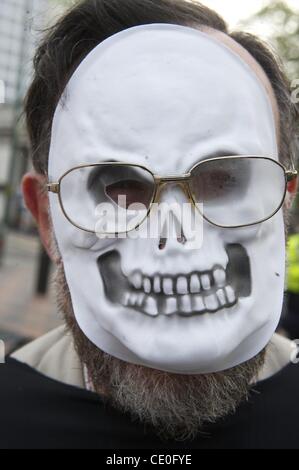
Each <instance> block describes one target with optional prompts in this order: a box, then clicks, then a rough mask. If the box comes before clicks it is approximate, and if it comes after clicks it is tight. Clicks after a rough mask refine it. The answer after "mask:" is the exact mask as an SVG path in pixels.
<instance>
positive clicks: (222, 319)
mask: <svg viewBox="0 0 299 470" xmlns="http://www.w3.org/2000/svg"><path fill="white" fill-rule="evenodd" d="M218 155H219V156H221V155H258V156H268V157H271V158H273V159H276V160H278V149H277V140H276V130H275V120H274V115H273V110H272V107H271V103H270V99H269V97H268V96H267V92H266V90H265V88H264V86H263V85H262V83H261V81H260V80H259V78H258V77H257V76H256V75H255V73H254V72H253V71H252V70H251V68H250V67H249V66H248V65H247V64H246V63H245V62H244V61H243V60H242V59H241V58H240V57H239V56H238V55H237V54H235V53H234V52H232V51H231V50H230V49H229V48H228V47H226V46H225V45H223V44H222V43H220V42H219V41H218V40H216V39H213V38H212V37H210V36H209V35H207V34H205V33H202V32H199V31H197V30H195V29H192V28H187V27H182V26H175V25H146V26H140V27H136V28H132V29H129V30H126V31H124V32H121V33H119V34H117V35H115V36H113V37H111V38H109V39H108V40H106V41H105V42H103V43H102V44H100V45H99V46H98V47H96V48H95V49H94V50H93V51H92V52H91V53H90V54H89V55H88V56H87V58H86V59H85V60H84V61H83V62H82V63H81V64H80V66H79V67H78V69H77V70H76V72H75V73H74V75H73V77H72V78H71V80H70V81H69V83H68V85H67V88H66V92H65V94H64V96H63V97H62V98H61V101H60V103H59V105H58V107H57V110H56V113H55V117H54V122H53V129H52V139H51V149H50V157H49V177H50V180H51V181H58V180H59V178H60V177H61V176H62V175H63V174H64V173H65V172H67V171H68V170H70V169H71V168H73V167H76V166H78V165H81V164H94V163H100V162H103V161H112V160H114V161H115V160H116V161H119V162H126V163H127V162H128V163H131V164H140V165H143V166H145V167H148V168H149V169H150V170H151V171H152V172H153V173H154V174H157V175H178V176H179V175H182V174H185V173H186V172H188V171H189V170H190V169H191V168H192V167H193V166H194V165H195V164H196V163H198V162H200V161H202V160H205V159H207V158H211V157H215V156H218ZM245 180H246V179H245ZM245 180H244V181H245ZM244 184H246V182H245V183H244ZM73 196H74V202H73V204H74V208H75V210H76V211H77V212H78V213H80V212H81V213H84V204H82V198H80V194H79V191H77V192H76V188H74V190H73ZM180 198H182V199H180ZM183 198H184V195H183V194H181V193H180V196H178V194H177V193H175V192H173V191H172V190H171V188H169V190H168V191H166V190H165V192H164V193H163V200H164V201H166V200H168V199H169V200H170V199H175V200H176V201H179V202H182V201H183ZM50 203H51V213H52V217H53V223H54V229H55V234H56V238H57V241H58V245H59V248H60V251H61V254H62V258H63V262H64V267H65V272H66V277H67V281H68V285H69V288H70V293H71V297H72V302H73V308H74V312H75V315H76V319H77V321H78V324H79V326H80V327H81V329H82V331H83V332H84V333H85V335H86V336H87V337H88V338H89V339H90V340H91V341H92V342H93V343H94V344H95V345H96V346H97V347H99V348H100V349H102V350H103V351H105V352H107V353H108V354H111V355H112V356H115V357H117V358H120V359H122V360H124V361H127V362H131V363H135V364H141V365H145V366H148V367H152V368H157V369H161V370H165V371H169V372H174V373H182V374H191V373H192V374H197V373H211V372H216V371H220V370H225V369H228V368H231V367H234V366H236V365H238V364H241V363H243V362H245V361H247V360H249V359H251V358H252V357H253V356H255V355H256V354H257V353H259V352H260V351H261V350H262V349H263V348H264V347H265V346H266V345H267V343H268V342H269V340H270V339H271V337H272V335H273V333H274V331H275V329H276V327H277V324H278V321H279V317H280V314H281V307H282V299H283V288H284V265H285V250H284V244H285V240H284V223H283V214H282V211H279V212H278V213H277V214H276V215H275V216H274V217H272V218H270V219H269V220H267V221H266V222H263V223H260V224H258V225H254V226H252V227H243V228H237V229H236V228H234V229H228V228H220V227H216V226H214V225H212V224H210V223H209V222H207V221H203V245H202V247H201V248H200V249H197V250H191V249H189V248H190V247H189V240H188V236H187V239H186V240H185V243H182V242H181V241H180V240H177V239H169V240H166V244H165V246H164V247H163V249H161V246H159V242H160V239H159V237H157V238H156V239H142V238H136V239H131V238H123V239H119V238H114V239H109V240H101V239H98V238H97V236H96V235H93V234H89V233H87V232H84V231H82V230H80V229H78V228H76V227H75V226H74V225H72V224H71V223H70V222H69V221H68V220H67V219H66V218H65V217H64V214H63V212H62V210H61V207H60V206H59V202H58V198H57V196H55V195H51V197H50ZM238 207H239V206H238V200H236V201H234V202H233V205H230V206H229V205H228V206H227V207H226V206H225V205H224V206H223V208H222V211H223V218H224V219H225V217H226V216H228V214H229V213H230V211H233V210H235V211H237V210H239V209H238ZM183 230H184V232H185V233H188V228H187V227H183Z"/></svg>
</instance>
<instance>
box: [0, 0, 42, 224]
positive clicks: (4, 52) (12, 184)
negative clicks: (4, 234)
mask: <svg viewBox="0 0 299 470" xmlns="http://www.w3.org/2000/svg"><path fill="white" fill-rule="evenodd" d="M48 4H49V0H0V83H1V84H2V86H3V84H4V87H3V88H4V96H3V97H2V98H4V99H3V101H4V103H3V102H2V104H1V103H0V224H1V221H3V220H4V219H6V221H8V220H9V222H10V223H11V224H12V225H18V223H19V220H20V218H21V213H22V200H21V195H20V191H19V183H20V179H21V176H22V174H23V173H24V171H25V170H26V168H27V165H28V144H27V139H26V134H25V131H24V126H23V123H22V121H21V120H20V119H19V116H20V114H21V104H22V100H23V98H24V95H25V92H26V89H27V87H28V84H29V81H30V78H31V71H32V69H31V67H32V65H31V64H32V57H33V54H34V50H35V47H36V42H37V39H38V30H39V29H42V27H43V26H44V25H45V18H46V16H47V13H48ZM2 94H3V93H2Z"/></svg>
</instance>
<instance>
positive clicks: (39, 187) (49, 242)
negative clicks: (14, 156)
mask: <svg viewBox="0 0 299 470" xmlns="http://www.w3.org/2000/svg"><path fill="white" fill-rule="evenodd" d="M46 184H47V179H46V177H45V176H44V175H41V174H38V173H35V172H32V173H27V174H26V175H25V176H24V177H23V181H22V188H23V195H24V200H25V203H26V206H27V208H28V209H29V211H30V212H31V214H32V216H33V218H34V219H35V221H36V223H37V226H38V230H39V234H40V238H41V240H42V243H43V245H44V247H45V249H46V251H47V253H48V255H49V256H50V258H51V259H52V261H53V262H54V263H56V264H57V263H59V261H60V259H58V258H57V256H55V254H54V253H53V230H52V224H51V220H50V217H49V194H48V191H47V188H46Z"/></svg>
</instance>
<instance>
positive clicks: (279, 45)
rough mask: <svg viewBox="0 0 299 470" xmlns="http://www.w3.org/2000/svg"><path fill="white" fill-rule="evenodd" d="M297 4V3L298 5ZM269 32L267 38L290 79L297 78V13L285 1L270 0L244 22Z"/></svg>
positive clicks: (298, 34)
mask: <svg viewBox="0 0 299 470" xmlns="http://www.w3.org/2000/svg"><path fill="white" fill-rule="evenodd" d="M298 6H299V5H298ZM245 26H249V27H251V26H254V27H255V28H257V29H260V30H261V31H266V32H269V40H270V41H271V42H272V44H273V46H274V47H275V49H277V51H278V53H279V54H280V56H281V57H282V58H283V61H284V64H285V67H286V69H287V72H288V74H289V77H290V78H291V79H292V80H295V79H298V78H299V13H298V11H295V10H293V9H292V8H291V7H290V6H289V5H288V3H287V2H286V1H282V0H272V1H269V3H268V4H267V5H266V6H265V7H264V8H262V9H261V10H260V11H259V12H257V13H256V14H255V15H254V16H252V17H251V18H249V19H248V20H247V21H246V22H245Z"/></svg>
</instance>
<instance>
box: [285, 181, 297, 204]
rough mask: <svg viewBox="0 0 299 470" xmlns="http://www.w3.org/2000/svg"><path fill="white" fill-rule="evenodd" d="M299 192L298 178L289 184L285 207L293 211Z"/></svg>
mask: <svg viewBox="0 0 299 470" xmlns="http://www.w3.org/2000/svg"><path fill="white" fill-rule="evenodd" d="M297 190H298V177H297V178H294V179H293V180H292V181H289V182H288V185H287V195H286V200H285V205H286V208H287V209H288V210H290V209H291V207H292V204H293V202H294V200H295V197H296V195H297Z"/></svg>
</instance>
